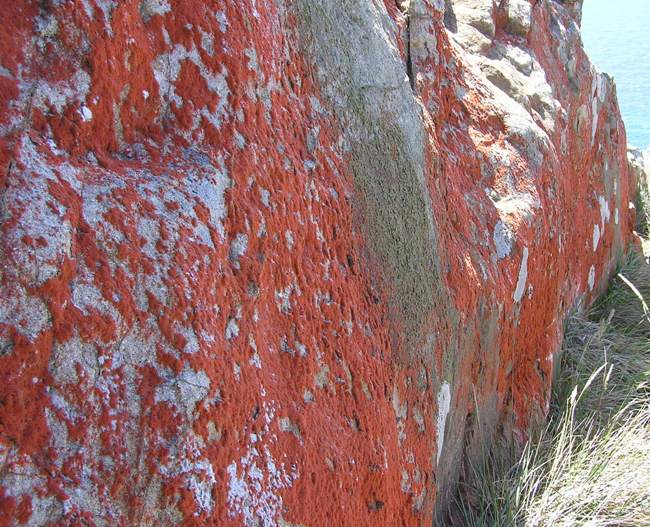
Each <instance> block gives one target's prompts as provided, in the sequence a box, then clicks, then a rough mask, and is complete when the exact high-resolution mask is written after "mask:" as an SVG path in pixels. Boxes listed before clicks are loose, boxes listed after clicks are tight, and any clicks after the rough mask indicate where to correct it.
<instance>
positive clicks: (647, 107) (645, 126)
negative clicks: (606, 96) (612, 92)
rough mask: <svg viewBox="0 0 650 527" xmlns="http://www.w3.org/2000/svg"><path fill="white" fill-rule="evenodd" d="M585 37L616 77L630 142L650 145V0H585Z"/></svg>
mask: <svg viewBox="0 0 650 527" xmlns="http://www.w3.org/2000/svg"><path fill="white" fill-rule="evenodd" d="M582 39H583V41H584V44H585V48H586V49H587V53H589V56H590V57H591V60H592V62H593V63H594V64H595V65H596V66H597V67H598V69H599V70H601V71H604V72H607V73H609V74H610V75H613V76H614V80H615V81H616V90H617V93H618V100H619V103H620V105H621V113H622V114H623V120H624V121H625V129H626V130H627V141H628V144H630V145H634V146H638V147H640V148H644V149H645V148H647V147H650V0H585V3H584V9H583V17H582Z"/></svg>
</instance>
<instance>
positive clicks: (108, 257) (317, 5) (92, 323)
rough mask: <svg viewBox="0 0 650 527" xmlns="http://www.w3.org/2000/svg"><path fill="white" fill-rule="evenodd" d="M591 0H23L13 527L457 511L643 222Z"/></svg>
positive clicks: (6, 476)
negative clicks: (464, 489) (569, 318)
mask: <svg viewBox="0 0 650 527" xmlns="http://www.w3.org/2000/svg"><path fill="white" fill-rule="evenodd" d="M565 4H566V5H565ZM579 4H580V2H569V1H565V2H559V1H554V0H539V1H535V2H529V1H527V0H510V1H509V2H493V1H491V0H465V1H461V0H456V1H454V0H451V1H449V0H448V1H446V2H443V1H442V0H412V1H411V2H402V3H399V2H393V1H392V0H385V2H383V3H382V2H381V1H379V0H357V1H354V2H353V1H351V0H343V1H342V0H267V1H264V2H260V1H257V0H240V1H237V2H232V1H226V0H212V1H203V2H198V1H190V0H174V1H172V0H143V1H133V0H124V1H121V2H117V1H113V0H77V1H74V0H71V1H60V0H43V1H40V2H36V1H27V0H16V1H14V2H6V3H5V5H4V6H3V9H2V10H1V11H0V21H1V22H2V23H1V24H0V28H2V29H1V30H0V46H1V49H2V54H1V55H0V92H1V95H2V96H1V97H0V106H1V108H2V110H1V113H0V137H1V139H0V162H1V164H2V172H1V176H0V178H2V179H1V180H0V181H1V182H2V183H1V185H0V229H1V230H0V232H1V245H0V247H1V249H0V250H1V260H0V300H1V304H0V461H1V462H2V464H1V466H2V469H3V470H2V472H0V485H1V486H0V525H34V526H37V525H38V526H40V525H49V524H52V525H97V526H109V525H110V526H113V525H125V526H126V525H143V526H145V525H146V526H158V525H219V526H227V525H233V526H235V525H245V526H251V527H252V526H258V527H271V526H281V527H289V526H291V527H298V526H307V525H313V526H316V525H341V526H343V525H350V526H352V525H354V526H360V525H386V526H391V525H413V526H416V525H428V524H431V522H432V521H434V519H435V518H444V516H445V514H446V513H447V511H448V508H449V505H450V503H451V498H452V497H453V495H454V493H455V491H456V488H457V485H458V482H459V481H460V480H462V479H463V478H464V477H465V476H466V474H467V469H468V466H469V465H468V463H469V462H470V460H472V459H476V458H478V457H479V456H480V455H481V454H482V453H484V452H486V451H488V450H489V448H490V447H491V446H492V445H493V444H495V443H496V442H497V440H506V441H522V440H524V439H525V437H526V435H527V431H528V430H529V429H530V426H531V425H532V424H534V423H536V422H539V421H540V420H541V419H542V418H543V417H544V415H545V413H546V412H547V410H548V400H549V390H550V382H551V374H552V370H553V364H554V360H555V359H556V352H557V351H558V349H559V346H560V341H561V338H562V326H563V322H564V319H565V317H566V315H567V314H568V313H569V312H570V311H571V310H572V309H574V308H576V307H579V306H586V305H587V304H588V303H589V302H590V301H591V300H592V299H593V298H594V297H595V295H597V294H598V293H599V291H601V290H602V289H603V287H604V285H605V283H606V280H607V278H608V276H609V274H610V272H611V271H612V270H613V268H614V266H615V264H616V261H617V259H618V258H619V257H620V256H621V254H622V253H623V251H624V250H625V246H626V243H627V240H628V238H629V233H630V231H631V229H632V226H633V222H634V218H633V213H632V212H630V211H629V208H628V203H629V202H630V200H631V197H630V192H629V189H630V183H629V180H628V165H627V158H626V141H625V132H624V128H623V124H622V121H621V118H620V115H619V111H618V105H617V101H616V94H615V88H614V85H613V83H612V82H611V81H610V79H609V78H608V77H607V76H605V75H603V74H600V73H597V72H596V71H595V70H594V68H593V67H592V66H591V64H590V63H589V61H588V59H587V57H586V56H585V54H584V51H583V50H582V47H581V43H580V35H579V28H578V25H577V23H578V21H579V13H580V9H579V8H580V5H579Z"/></svg>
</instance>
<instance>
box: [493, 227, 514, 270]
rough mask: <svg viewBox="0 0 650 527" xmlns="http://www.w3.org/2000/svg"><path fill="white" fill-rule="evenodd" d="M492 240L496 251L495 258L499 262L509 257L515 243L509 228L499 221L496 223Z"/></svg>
mask: <svg viewBox="0 0 650 527" xmlns="http://www.w3.org/2000/svg"><path fill="white" fill-rule="evenodd" d="M492 238H493V240H494V245H495V247H496V250H497V258H498V259H499V260H501V259H503V258H505V257H507V256H509V255H510V253H511V252H512V246H513V244H514V241H515V237H514V234H513V233H512V230H511V229H510V226H509V225H508V224H507V223H504V222H503V221H501V220H499V221H497V224H496V225H495V226H494V234H493V236H492Z"/></svg>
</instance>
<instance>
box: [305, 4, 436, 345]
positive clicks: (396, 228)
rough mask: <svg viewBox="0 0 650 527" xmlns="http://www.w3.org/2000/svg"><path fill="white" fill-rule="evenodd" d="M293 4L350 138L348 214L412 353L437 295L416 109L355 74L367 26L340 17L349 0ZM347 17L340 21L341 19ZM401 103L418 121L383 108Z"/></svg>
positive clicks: (397, 91)
mask: <svg viewBox="0 0 650 527" xmlns="http://www.w3.org/2000/svg"><path fill="white" fill-rule="evenodd" d="M295 6H296V13H297V20H298V26H299V35H300V36H301V38H302V39H303V41H302V45H303V48H304V50H305V51H306V53H307V55H308V56H310V57H312V59H313V61H314V62H315V63H316V64H317V65H318V66H321V67H322V71H323V72H327V73H329V74H331V73H332V72H336V73H337V76H336V78H332V77H325V76H324V74H323V73H321V76H322V78H320V79H319V81H320V85H321V86H323V90H324V91H325V93H327V92H328V88H329V89H330V90H331V92H332V93H333V94H334V96H333V97H331V99H333V100H332V101H331V102H332V106H333V107H334V114H335V118H336V120H337V121H338V123H339V124H340V126H341V127H342V128H343V129H345V130H346V137H347V138H348V139H349V140H350V144H351V151H350V152H349V156H348V161H349V163H350V167H351V172H352V176H353V182H354V186H355V191H356V196H355V198H356V199H355V203H354V204H353V206H354V210H355V216H356V219H357V222H358V223H359V224H360V225H362V229H363V232H364V235H365V239H366V242H367V246H368V248H369V250H370V257H371V260H372V261H373V263H374V264H375V266H376V267H380V268H381V271H382V274H383V277H382V278H383V280H384V284H383V286H384V287H386V289H387V290H388V292H389V295H390V298H389V302H390V306H389V311H390V314H391V316H392V317H394V318H395V319H396V321H397V323H398V325H399V327H400V329H401V332H400V333H401V334H400V335H399V341H400V342H401V343H402V344H404V345H405V347H406V349H407V350H411V351H415V350H417V349H419V348H420V347H421V345H422V343H423V342H424V335H423V334H422V333H423V328H425V327H426V326H427V320H428V318H429V317H430V314H431V313H432V311H433V309H434V308H435V305H434V302H435V300H436V298H442V294H441V291H440V279H439V272H438V264H437V258H436V254H435V252H434V248H435V245H436V244H435V232H434V227H433V221H432V218H431V205H430V203H429V198H428V195H427V192H428V190H427V187H426V184H425V182H424V171H425V167H424V151H425V144H424V130H422V129H421V127H422V124H421V121H420V120H419V110H418V109H417V106H416V103H415V100H414V97H413V96H412V93H411V92H410V89H409V88H408V84H407V83H406V84H405V85H404V86H401V85H399V84H398V85H397V86H395V87H385V86H379V85H371V86H368V85H367V82H365V81H364V79H363V78H359V77H360V75H359V70H358V68H359V65H358V64H357V65H354V64H353V63H352V62H353V60H354V58H355V56H354V53H355V45H356V46H360V45H361V46H362V45H363V44H360V43H359V42H358V41H357V40H354V36H355V35H367V34H368V33H367V30H368V28H367V27H365V26H364V25H363V24H368V23H372V21H371V17H370V16H368V17H364V16H351V15H349V14H347V12H348V11H349V10H354V9H358V7H357V8H353V7H352V3H351V2H349V1H348V2H346V1H342V2H338V3H337V2H317V1H315V0H302V1H299V2H297V3H296V4H295ZM346 14H347V16H345V18H346V22H347V24H341V23H340V19H341V17H343V16H344V15H346ZM369 20H370V22H368V21H369ZM350 25H352V26H355V27H350ZM356 26H358V27H356ZM367 38H372V37H370V36H368V37H367ZM341 50H348V53H341ZM389 66H392V65H389ZM405 67H406V66H405ZM405 75H406V70H405ZM401 90H406V91H401ZM400 98H401V100H399V99H400ZM408 98H410V99H411V100H408ZM405 101H406V102H405ZM391 102H392V103H395V102H397V104H391ZM405 104H410V105H411V106H410V107H409V110H411V111H413V114H414V115H415V116H417V117H418V119H416V121H417V122H414V123H410V124H408V125H404V124H403V123H402V124H400V122H399V120H400V118H402V117H403V116H400V115H396V114H395V113H393V112H392V111H391V112H389V111H386V110H385V108H400V106H404V105H405ZM404 126H411V127H413V128H417V127H420V130H418V134H419V137H418V141H419V142H418V143H417V144H412V143H413V138H412V137H409V136H408V133H407V131H405V130H404Z"/></svg>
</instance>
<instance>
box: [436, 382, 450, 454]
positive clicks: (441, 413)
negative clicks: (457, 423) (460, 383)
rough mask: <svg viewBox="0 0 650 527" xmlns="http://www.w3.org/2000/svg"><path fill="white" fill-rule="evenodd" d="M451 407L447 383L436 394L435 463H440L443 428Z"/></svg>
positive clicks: (443, 439) (443, 440) (443, 435)
mask: <svg viewBox="0 0 650 527" xmlns="http://www.w3.org/2000/svg"><path fill="white" fill-rule="evenodd" d="M450 407H451V391H450V389H449V383H444V384H443V385H442V387H441V388H440V391H439V392H438V419H437V421H436V434H437V435H436V440H437V442H438V453H437V454H436V463H440V456H441V455H442V447H443V445H444V442H445V427H446V425H447V415H448V414H449V409H450Z"/></svg>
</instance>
